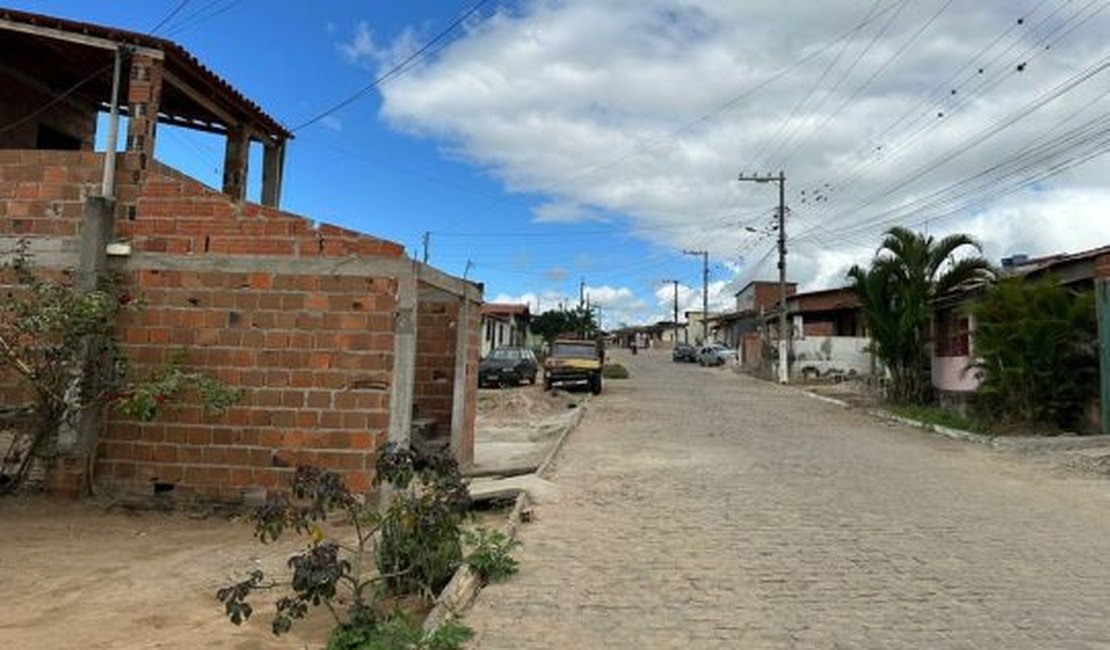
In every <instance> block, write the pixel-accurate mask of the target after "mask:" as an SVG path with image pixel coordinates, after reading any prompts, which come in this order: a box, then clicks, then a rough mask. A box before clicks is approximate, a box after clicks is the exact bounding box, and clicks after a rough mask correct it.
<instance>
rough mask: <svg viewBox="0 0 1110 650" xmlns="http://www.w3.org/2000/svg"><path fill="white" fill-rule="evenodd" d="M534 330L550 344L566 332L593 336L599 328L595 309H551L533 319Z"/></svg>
mask: <svg viewBox="0 0 1110 650" xmlns="http://www.w3.org/2000/svg"><path fill="white" fill-rule="evenodd" d="M531 327H532V332H534V333H535V334H537V335H539V336H540V337H542V338H543V340H544V341H546V342H547V343H548V344H549V345H550V344H551V342H552V341H554V340H555V339H557V338H559V336H561V335H564V334H574V335H581V336H592V335H593V334H595V333H596V332H597V330H598V326H597V321H596V320H595V319H594V311H593V309H580V308H576V309H572V310H567V309H551V310H548V311H545V312H544V313H542V314H540V315H539V316H536V317H535V318H533V319H532V325H531Z"/></svg>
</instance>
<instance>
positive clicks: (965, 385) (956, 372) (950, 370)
mask: <svg viewBox="0 0 1110 650" xmlns="http://www.w3.org/2000/svg"><path fill="white" fill-rule="evenodd" d="M973 361H974V359H972V358H971V357H933V386H934V387H936V388H938V389H940V390H947V391H961V392H972V391H975V390H976V389H978V388H979V378H978V377H977V376H976V373H975V371H974V370H970V371H967V372H964V370H965V369H966V368H967V366H968V364H970V363H972V362H973Z"/></svg>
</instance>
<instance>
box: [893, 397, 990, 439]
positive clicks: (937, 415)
mask: <svg viewBox="0 0 1110 650" xmlns="http://www.w3.org/2000/svg"><path fill="white" fill-rule="evenodd" d="M891 410H893V411H894V413H895V414H897V415H900V416H902V417H904V418H908V419H910V420H917V421H918V422H924V423H926V424H935V425H937V426H942V427H948V428H949V429H960V430H961V431H972V432H974V433H987V427H986V425H984V424H983V423H982V422H979V421H978V420H975V419H972V418H968V417H965V416H963V415H960V414H959V413H956V412H955V411H949V410H948V409H944V408H940V407H938V406H918V405H913V404H907V405H902V406H894V407H893V408H892V409H891Z"/></svg>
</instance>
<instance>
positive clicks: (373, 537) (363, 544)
mask: <svg viewBox="0 0 1110 650" xmlns="http://www.w3.org/2000/svg"><path fill="white" fill-rule="evenodd" d="M375 484H376V485H379V486H385V485H388V486H389V487H390V488H391V489H392V490H395V491H397V492H396V494H395V495H394V497H393V499H392V500H391V503H390V504H389V506H388V507H386V508H385V510H384V511H379V510H378V509H376V508H375V507H373V506H372V505H368V504H367V503H365V501H364V500H363V499H362V498H361V497H359V496H356V495H355V494H352V493H351V492H350V490H348V489H347V487H346V486H345V485H344V484H343V480H342V478H341V477H340V476H339V475H338V474H336V473H335V472H331V471H326V470H321V469H317V468H312V467H299V468H297V471H296V474H295V475H294V478H293V485H292V490H291V493H290V494H288V495H284V494H279V495H275V496H274V497H271V498H270V499H269V500H268V501H267V503H266V505H264V506H263V507H262V508H260V509H259V510H258V511H257V512H256V513H255V514H254V515H253V519H254V522H255V534H256V536H257V537H258V538H259V539H260V540H261V541H262V542H264V543H265V542H270V541H274V540H276V539H278V538H279V537H280V536H281V535H282V534H283V533H285V532H286V531H287V530H292V531H294V532H295V533H297V534H300V535H303V536H304V537H306V538H307V541H308V548H307V549H306V550H305V551H304V552H302V553H300V554H297V555H294V556H293V557H291V558H290V559H289V562H288V565H289V568H290V569H292V575H291V576H290V578H289V579H288V580H267V578H266V576H265V575H264V574H263V573H262V572H261V571H257V570H256V571H252V572H251V573H250V575H249V576H248V578H247V579H246V580H244V581H242V582H239V583H236V584H233V585H230V586H228V587H225V588H223V589H220V590H219V591H218V592H217V594H216V595H217V598H219V600H220V601H222V602H223V603H224V609H225V612H226V614H227V616H228V618H229V619H230V620H231V622H232V623H235V624H236V625H238V624H240V623H242V622H243V621H245V620H247V619H249V618H250V617H251V615H252V613H253V612H254V609H253V607H252V606H251V605H250V603H249V597H250V596H251V594H252V593H253V592H255V591H258V590H264V589H280V590H281V591H282V593H283V595H282V596H281V597H280V598H279V599H278V600H277V601H276V603H275V606H276V607H275V614H274V617H273V620H272V623H271V629H272V631H273V633H274V634H278V635H280V634H284V633H285V632H288V631H289V629H290V628H291V627H292V625H293V623H294V621H296V620H298V619H302V618H304V617H305V616H306V615H307V614H308V611H309V609H310V607H316V606H322V607H324V608H326V609H327V610H328V611H329V612H330V613H331V615H332V616H333V618H334V620H335V627H334V629H333V630H332V633H331V636H330V638H329V641H328V648H329V649H331V650H347V649H350V650H355V649H361V648H394V647H396V648H412V649H413V650H423V649H427V650H449V649H451V648H457V647H458V646H459V644H461V643H462V642H463V641H465V640H466V639H467V638H469V636H470V631H469V630H468V629H467V628H464V627H462V626H459V625H455V624H448V625H446V626H443V627H441V628H440V629H438V630H435V631H433V632H432V633H429V634H425V633H423V632H421V631H420V629H419V627H418V626H415V625H414V624H412V623H411V622H410V621H408V619H407V618H406V617H404V616H403V615H400V614H398V600H397V597H399V596H401V595H405V594H415V595H417V596H418V597H420V598H422V599H424V600H425V602H430V600H431V599H432V598H434V595H435V593H436V592H437V591H438V590H439V589H440V588H441V587H442V586H443V585H444V584H446V582H447V580H448V579H449V578H450V577H451V575H452V574H453V572H454V571H455V569H456V568H458V567H459V566H460V565H461V564H462V562H463V560H464V556H463V552H462V547H461V545H460V536H461V528H460V526H461V524H462V521H463V518H464V516H465V514H466V512H467V509H468V507H469V503H470V496H469V493H468V491H467V488H466V485H465V484H464V483H463V481H462V478H461V476H460V474H459V471H458V464H457V463H456V462H455V460H454V459H453V458H452V457H451V456H450V455H448V454H439V455H436V456H433V457H430V458H423V457H417V456H415V455H413V454H412V453H411V452H410V451H408V450H405V449H401V448H399V447H397V446H395V445H392V444H390V445H388V446H387V447H386V448H385V449H383V451H382V452H381V453H380V454H379V456H378V463H377V474H376V476H375ZM336 514H338V515H339V516H340V517H342V519H343V520H345V522H346V523H349V524H350V525H351V526H352V527H353V533H352V532H348V533H347V534H346V535H337V534H336V533H337V532H340V531H339V529H334V528H330V527H329V521H331V520H334V519H335V517H334V516H333V515H336ZM375 569H376V570H375ZM391 644H392V645H391Z"/></svg>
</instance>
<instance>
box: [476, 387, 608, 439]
mask: <svg viewBox="0 0 1110 650" xmlns="http://www.w3.org/2000/svg"><path fill="white" fill-rule="evenodd" d="M587 395H588V392H587V391H583V390H578V391H576V392H574V391H565V390H562V389H559V388H556V389H555V390H551V391H545V390H544V389H543V386H541V385H539V384H535V385H532V386H527V385H521V386H519V387H512V388H488V389H487V388H483V389H481V390H479V391H478V428H479V430H480V429H481V428H482V424H484V423H496V424H502V423H504V422H506V421H510V422H511V421H519V420H533V419H535V418H542V417H546V416H549V415H558V414H560V413H565V412H566V411H567V410H568V408H571V405H577V404H579V403H581V402H582V401H583V400H584V399H586V397H587Z"/></svg>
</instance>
